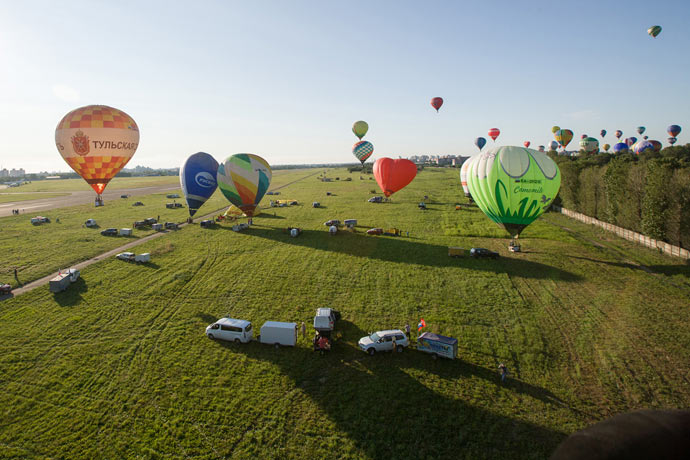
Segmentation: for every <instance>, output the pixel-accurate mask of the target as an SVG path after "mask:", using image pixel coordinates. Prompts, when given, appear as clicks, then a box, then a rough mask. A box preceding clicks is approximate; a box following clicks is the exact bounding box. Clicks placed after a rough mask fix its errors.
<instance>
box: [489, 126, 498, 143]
mask: <svg viewBox="0 0 690 460" xmlns="http://www.w3.org/2000/svg"><path fill="white" fill-rule="evenodd" d="M499 134H501V130H500V129H498V128H491V129H490V130H489V137H490V138H491V139H493V140H494V142H496V138H497V137H498V136H499Z"/></svg>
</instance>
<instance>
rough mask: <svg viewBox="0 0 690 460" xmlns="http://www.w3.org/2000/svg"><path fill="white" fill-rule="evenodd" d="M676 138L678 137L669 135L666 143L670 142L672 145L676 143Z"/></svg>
mask: <svg viewBox="0 0 690 460" xmlns="http://www.w3.org/2000/svg"><path fill="white" fill-rule="evenodd" d="M677 140H678V139H676V138H675V137H669V138H668V143H669V144H671V145H673V144H675V143H676V141H677Z"/></svg>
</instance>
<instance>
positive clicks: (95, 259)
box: [0, 172, 318, 301]
mask: <svg viewBox="0 0 690 460" xmlns="http://www.w3.org/2000/svg"><path fill="white" fill-rule="evenodd" d="M316 174H318V172H315V173H313V174H309V175H307V176H304V177H302V178H300V179H296V180H294V181H292V182H289V183H287V184H284V185H281V186H280V187H276V188H274V189H271V191H275V190H280V189H282V188H284V187H287V186H288V185H292V184H294V183H296V182H299V181H302V180H304V179H308V178H309V177H312V176H314V175H316ZM176 187H177V186H175V187H174V188H176ZM121 192H123V191H118V193H121ZM124 192H126V191H124ZM126 193H128V192H126ZM154 193H155V192H154ZM90 195H92V194H90ZM225 209H226V207H225V206H224V207H222V208H220V209H216V210H215V211H213V212H210V213H208V214H206V215H204V216H201V217H197V218H195V219H194V220H193V222H194V223H197V222H201V221H202V220H205V219H212V218H213V217H215V216H216V215H218V213H219V212H222V211H224V210H225ZM186 225H188V224H187V222H186V221H185V222H181V223H180V227H184V226H186ZM174 231H176V230H169V231H168V230H166V231H162V232H158V233H154V234H152V235H147V236H145V237H143V238H139V239H137V240H135V241H131V242H129V243H127V244H124V245H122V246H119V247H117V248H115V249H111V250H110V251H107V252H104V253H103V254H99V255H97V256H95V257H92V258H90V259H87V260H85V261H83V262H79V263H78V264H75V265H71V266H70V267H65V268H76V269H77V270H82V269H83V268H85V267H88V266H89V265H91V264H94V263H96V262H98V261H101V260H104V259H107V258H109V257H113V256H114V255H116V254H119V253H120V252H125V251H126V250H127V249H131V248H133V247H135V246H138V245H140V244H143V243H146V242H147V241H151V240H153V239H156V238H160V237H162V236H164V235H167V234H168V233H170V232H174ZM56 275H57V274H56V273H53V274H51V275H48V276H44V277H43V278H39V279H37V280H34V281H32V282H30V283H28V284H25V285H23V286H22V287H19V288H16V289H13V290H12V293H11V294H7V295H4V296H0V301H2V300H6V299H11V298H12V297H16V296H18V295H21V294H24V293H25V292H29V291H30V290H32V289H35V288H37V287H40V286H44V285H46V284H48V282H49V281H50V280H51V279H53V278H55V276H56Z"/></svg>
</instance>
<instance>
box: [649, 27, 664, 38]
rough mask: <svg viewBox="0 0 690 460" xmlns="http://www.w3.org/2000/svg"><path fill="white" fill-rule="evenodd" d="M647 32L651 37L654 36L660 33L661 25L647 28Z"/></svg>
mask: <svg viewBox="0 0 690 460" xmlns="http://www.w3.org/2000/svg"><path fill="white" fill-rule="evenodd" d="M647 33H648V34H649V35H651V36H652V37H654V38H656V36H657V35H659V34H660V33H661V26H652V27H650V28H649V29H647Z"/></svg>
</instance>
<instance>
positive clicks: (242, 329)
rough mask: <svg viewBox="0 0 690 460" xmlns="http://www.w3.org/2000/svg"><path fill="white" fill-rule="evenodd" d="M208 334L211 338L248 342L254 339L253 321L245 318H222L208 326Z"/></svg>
mask: <svg viewBox="0 0 690 460" xmlns="http://www.w3.org/2000/svg"><path fill="white" fill-rule="evenodd" d="M206 336H207V337H208V338H209V339H211V340H213V339H220V340H227V341H229V342H232V341H234V342H237V343H240V342H241V343H248V342H250V341H251V340H252V323H251V322H249V321H245V320H243V319H233V318H221V319H219V320H218V321H216V322H215V323H213V324H209V325H208V326H207V327H206Z"/></svg>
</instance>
